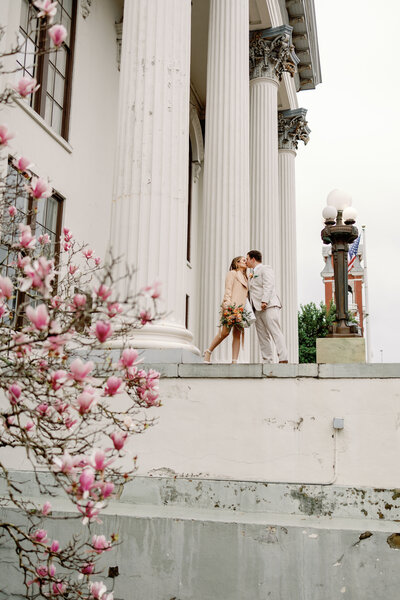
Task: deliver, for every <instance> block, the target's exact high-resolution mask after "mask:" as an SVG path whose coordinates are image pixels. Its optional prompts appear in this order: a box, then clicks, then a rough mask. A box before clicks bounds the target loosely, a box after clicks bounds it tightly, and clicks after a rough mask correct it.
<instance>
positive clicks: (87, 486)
mask: <svg viewBox="0 0 400 600" xmlns="http://www.w3.org/2000/svg"><path fill="white" fill-rule="evenodd" d="M94 479H95V475H94V471H93V469H92V468H91V467H86V469H83V471H82V473H81V476H80V477H79V484H80V491H81V492H83V493H84V497H85V494H86V496H87V495H88V494H87V492H89V491H90V490H91V488H92V486H93V484H94Z"/></svg>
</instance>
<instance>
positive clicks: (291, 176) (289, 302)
mask: <svg viewBox="0 0 400 600" xmlns="http://www.w3.org/2000/svg"><path fill="white" fill-rule="evenodd" d="M306 113H307V111H306V110H305V109H304V108H299V109H295V110H285V111H281V112H280V113H279V116H278V134H279V201H280V216H279V222H280V232H281V265H282V279H281V282H282V302H283V306H282V329H283V333H284V336H285V339H286V344H287V347H288V353H289V362H292V363H297V362H298V361H299V342H298V319H297V312H298V305H297V251H296V189H295V158H296V150H297V147H298V142H299V140H302V141H303V142H304V143H305V144H307V142H308V139H309V133H310V129H309V128H308V126H307V121H306V119H305V116H306Z"/></svg>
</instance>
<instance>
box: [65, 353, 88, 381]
mask: <svg viewBox="0 0 400 600" xmlns="http://www.w3.org/2000/svg"><path fill="white" fill-rule="evenodd" d="M93 367H94V363H93V362H92V361H91V360H89V362H87V363H83V362H82V361H81V359H80V358H76V359H75V360H74V361H73V362H72V363H71V364H70V367H69V369H70V373H71V377H72V379H74V380H75V381H85V379H86V378H87V376H88V375H89V373H91V371H93Z"/></svg>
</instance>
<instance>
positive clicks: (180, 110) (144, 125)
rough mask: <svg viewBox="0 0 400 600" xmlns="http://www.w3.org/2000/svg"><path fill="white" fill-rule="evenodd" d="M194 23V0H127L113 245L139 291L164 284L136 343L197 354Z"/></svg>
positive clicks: (136, 336)
mask: <svg viewBox="0 0 400 600" xmlns="http://www.w3.org/2000/svg"><path fill="white" fill-rule="evenodd" d="M190 28H191V3H190V0H130V1H129V2H125V6H124V20H123V39H122V48H121V76H120V90H119V94H120V96H119V125H118V132H117V151H116V167H115V182H114V197H113V207H112V221H111V245H112V250H113V253H114V255H115V256H121V257H122V259H123V261H126V262H127V264H128V266H129V267H134V268H135V269H136V273H135V289H136V290H139V289H141V288H142V287H143V286H146V285H148V284H149V283H152V282H154V281H156V280H160V281H161V283H162V298H163V302H164V308H165V311H166V312H167V313H168V317H167V318H166V320H164V321H163V322H161V323H157V324H155V325H146V326H145V327H144V328H143V329H141V330H135V331H134V332H132V336H133V342H134V343H133V345H135V346H137V347H144V348H162V349H163V348H164V349H165V348H187V349H189V350H191V351H195V352H197V353H198V351H197V350H196V348H194V346H193V345H192V335H191V334H190V332H189V331H187V330H186V329H185V325H184V323H185V288H184V277H185V264H186V218H187V192H188V182H187V177H188V156H189V147H188V143H189V94H190Z"/></svg>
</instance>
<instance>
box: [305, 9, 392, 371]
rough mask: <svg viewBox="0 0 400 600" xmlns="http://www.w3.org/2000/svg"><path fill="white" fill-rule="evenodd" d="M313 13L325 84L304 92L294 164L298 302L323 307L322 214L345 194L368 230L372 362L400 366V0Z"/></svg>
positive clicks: (360, 221)
mask: <svg viewBox="0 0 400 600" xmlns="http://www.w3.org/2000/svg"><path fill="white" fill-rule="evenodd" d="M315 6H316V13H317V27H318V40H319V50H320V58H321V69H322V83H321V84H320V85H319V86H317V88H316V89H315V90H308V91H305V92H301V93H300V94H299V106H302V107H304V108H307V109H308V113H307V118H308V124H309V127H310V128H311V130H312V131H311V137H310V141H309V143H308V145H307V146H306V147H304V145H303V144H302V143H300V144H299V150H298V153H297V159H296V178H297V232H298V234H297V235H298V237H297V245H298V277H299V282H298V283H299V302H300V303H302V304H305V303H307V302H310V301H315V302H319V301H320V300H323V299H324V289H323V284H322V279H321V277H320V272H321V270H322V268H323V265H324V263H323V259H322V254H321V249H322V246H321V241H320V231H321V229H322V224H323V222H322V217H321V212H322V209H323V207H324V206H325V204H326V197H327V195H328V193H329V192H330V191H331V190H332V189H334V188H339V189H343V190H346V191H347V192H349V193H350V194H351V195H352V197H353V206H354V208H356V209H357V211H358V219H357V226H358V227H359V228H360V229H361V225H366V237H367V245H366V250H367V263H368V272H369V300H370V307H369V308H370V311H369V312H370V315H371V318H370V320H371V328H370V335H371V342H372V343H371V347H372V361H373V362H380V361H381V357H383V362H400V324H399V319H400V277H399V274H398V261H399V249H400V236H399V226H400V161H399V144H400V106H399V98H400V78H399V67H398V56H399V50H398V40H397V34H396V25H397V24H398V23H399V22H400V1H399V0H384V2H381V3H379V5H377V3H376V0H336V1H335V2H334V3H332V2H327V1H326V0H315ZM381 351H382V352H381Z"/></svg>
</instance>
